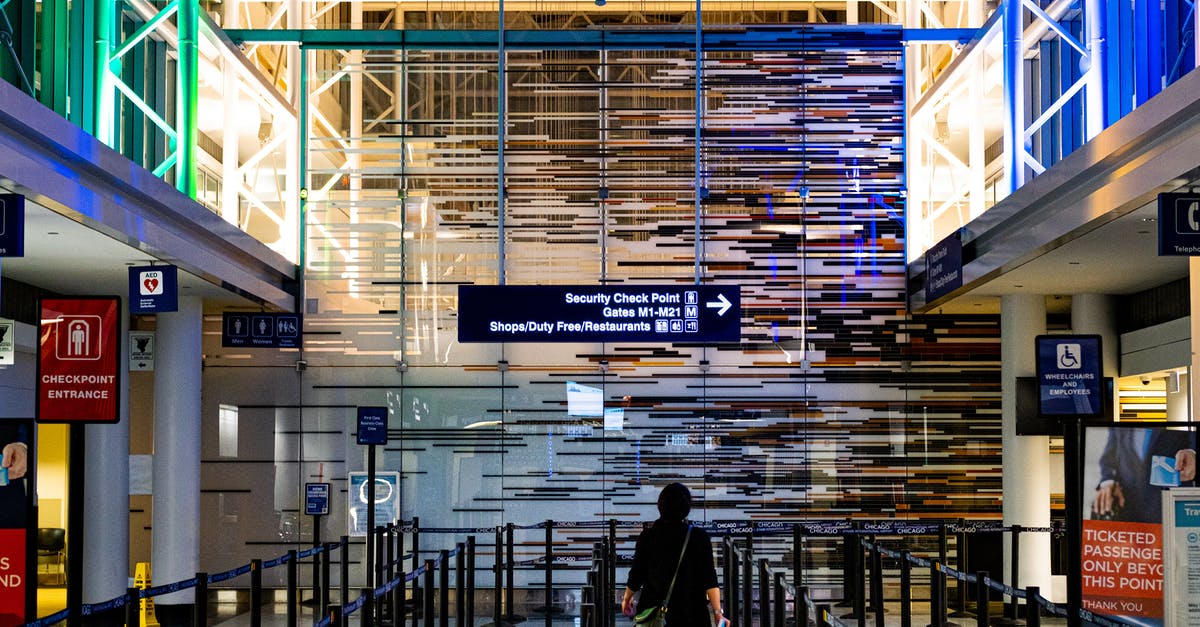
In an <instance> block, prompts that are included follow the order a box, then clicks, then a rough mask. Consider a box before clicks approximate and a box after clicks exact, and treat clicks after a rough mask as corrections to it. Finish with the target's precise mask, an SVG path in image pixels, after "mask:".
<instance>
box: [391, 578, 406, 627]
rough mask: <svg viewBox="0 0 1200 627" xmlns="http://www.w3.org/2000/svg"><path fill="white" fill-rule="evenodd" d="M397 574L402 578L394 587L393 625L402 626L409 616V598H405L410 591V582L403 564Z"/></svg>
mask: <svg viewBox="0 0 1200 627" xmlns="http://www.w3.org/2000/svg"><path fill="white" fill-rule="evenodd" d="M396 576H397V577H399V578H400V583H398V584H396V587H395V588H392V614H393V618H392V625H395V626H400V627H402V626H403V625H404V621H405V619H407V618H408V600H407V599H405V598H404V593H405V592H408V583H407V582H406V581H405V579H406V577H405V572H404V567H403V565H402V566H401V567H400V569H399V570H397V571H396Z"/></svg>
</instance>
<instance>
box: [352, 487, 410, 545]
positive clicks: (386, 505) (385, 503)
mask: <svg viewBox="0 0 1200 627" xmlns="http://www.w3.org/2000/svg"><path fill="white" fill-rule="evenodd" d="M346 501H347V503H348V504H349V506H350V512H349V516H347V518H348V519H349V523H350V535H352V536H365V535H367V508H368V507H374V508H375V524H376V525H390V524H395V523H396V521H397V520H399V519H400V473H398V472H394V471H389V472H380V473H376V474H375V486H374V489H371V488H370V487H368V486H367V473H365V472H352V473H350V494H349V495H348V498H347V499H346Z"/></svg>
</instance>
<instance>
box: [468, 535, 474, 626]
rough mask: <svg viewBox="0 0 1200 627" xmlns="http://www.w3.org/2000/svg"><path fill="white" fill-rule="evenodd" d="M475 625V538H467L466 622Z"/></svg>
mask: <svg viewBox="0 0 1200 627" xmlns="http://www.w3.org/2000/svg"><path fill="white" fill-rule="evenodd" d="M466 624H467V625H468V626H473V625H474V624H475V536H473V535H471V536H467V621H466Z"/></svg>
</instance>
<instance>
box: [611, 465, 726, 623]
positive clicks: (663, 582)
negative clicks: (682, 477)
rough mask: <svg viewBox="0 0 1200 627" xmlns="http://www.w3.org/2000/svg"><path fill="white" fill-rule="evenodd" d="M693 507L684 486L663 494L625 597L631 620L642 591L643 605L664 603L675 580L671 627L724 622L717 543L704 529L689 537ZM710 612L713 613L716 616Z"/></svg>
mask: <svg viewBox="0 0 1200 627" xmlns="http://www.w3.org/2000/svg"><path fill="white" fill-rule="evenodd" d="M691 509H692V494H691V492H689V491H688V489H687V486H685V485H683V484H682V483H672V484H670V485H668V486H666V487H665V488H663V489H662V492H660V493H659V495H658V514H659V518H658V520H656V521H654V524H653V525H651V526H650V527H648V528H646V529H645V530H643V531H642V533H641V535H640V536H638V540H637V548H636V550H635V551H634V555H633V566H632V567H631V568H630V569H629V580H628V583H627V584H626V586H625V595H624V597H623V598H622V599H621V611H622V612H624V613H625V615H626V616H632V615H633V613H634V605H635V604H634V594H635V593H637V592H638V591H639V590H640V591H641V596H640V597H638V599H637V603H636V605H637V606H640V607H641V608H647V607H655V606H658V605H661V604H662V602H663V599H664V598H666V597H667V590H668V588H670V586H671V578H672V576H674V577H675V588H674V590H673V591H672V592H671V597H670V599H669V600H668V602H667V626H668V627H697V626H698V625H711V624H713V623H712V621H713V620H715V621H716V622H717V623H718V624H722V621H723V620H724V615H723V612H722V609H721V589H720V588H718V587H717V569H716V566H715V564H714V561H713V550H712V540H711V539H710V538H709V536H708V533H706V532H705V531H704V530H703V529H700V528H698V527H691V531H690V533H689V527H690V525H689V524H688V522H687V515H688V512H690V511H691ZM685 539H686V540H687V547H686V548H685V547H684V541H685ZM681 553H682V558H680V554H681ZM676 567H678V574H676ZM709 608H711V609H712V612H713V616H712V617H711V618H710V616H709ZM723 624H725V625H728V624H729V623H728V621H725V622H724V623H723Z"/></svg>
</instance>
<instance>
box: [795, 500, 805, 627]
mask: <svg viewBox="0 0 1200 627" xmlns="http://www.w3.org/2000/svg"><path fill="white" fill-rule="evenodd" d="M804 544H805V543H804V526H803V525H801V524H799V523H797V524H794V525H792V580H793V583H794V584H795V585H796V589H797V590H799V589H800V586H802V585H804ZM800 627H806V626H805V625H801V626H800Z"/></svg>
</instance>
